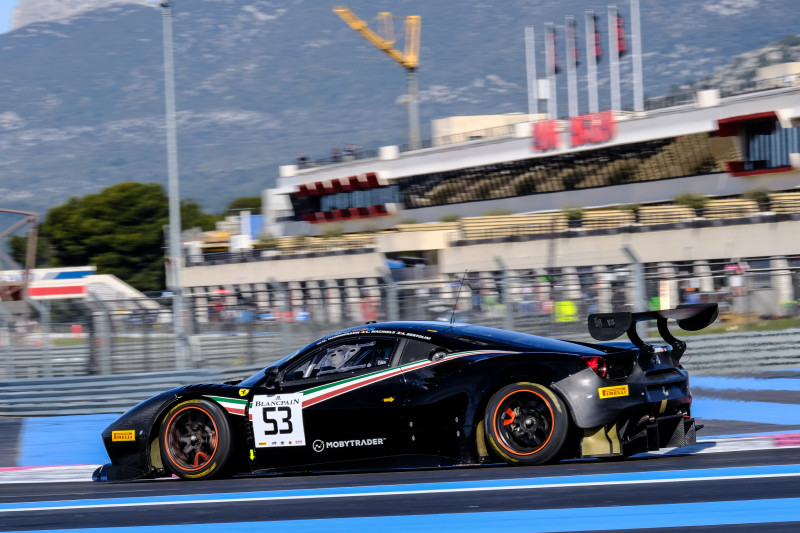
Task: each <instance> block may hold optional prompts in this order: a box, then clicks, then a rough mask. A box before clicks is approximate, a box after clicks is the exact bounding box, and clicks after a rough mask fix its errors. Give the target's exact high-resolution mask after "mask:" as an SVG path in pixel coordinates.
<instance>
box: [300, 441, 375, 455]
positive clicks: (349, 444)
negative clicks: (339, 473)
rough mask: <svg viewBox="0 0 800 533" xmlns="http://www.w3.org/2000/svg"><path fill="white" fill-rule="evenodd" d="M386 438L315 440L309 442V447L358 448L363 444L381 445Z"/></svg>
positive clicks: (318, 450)
mask: <svg viewBox="0 0 800 533" xmlns="http://www.w3.org/2000/svg"><path fill="white" fill-rule="evenodd" d="M385 440H386V439H382V438H377V439H353V440H328V441H325V440H319V439H317V440H315V441H314V442H313V443H312V444H311V448H312V449H313V450H314V451H315V452H322V451H325V450H330V449H341V448H360V447H363V446H383V441H385Z"/></svg>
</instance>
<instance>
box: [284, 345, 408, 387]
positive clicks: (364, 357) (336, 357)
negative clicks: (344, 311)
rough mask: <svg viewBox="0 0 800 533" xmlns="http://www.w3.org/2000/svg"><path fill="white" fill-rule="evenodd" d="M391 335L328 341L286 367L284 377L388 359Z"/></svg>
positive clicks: (339, 370)
mask: <svg viewBox="0 0 800 533" xmlns="http://www.w3.org/2000/svg"><path fill="white" fill-rule="evenodd" d="M396 344H397V341H396V340H394V339H379V338H353V339H348V340H346V341H339V342H336V343H333V344H328V345H326V346H323V347H321V348H320V349H319V350H317V351H315V352H313V353H312V354H310V355H308V356H307V357H305V358H303V360H301V361H299V362H298V363H297V364H296V365H295V366H293V367H291V368H289V369H288V370H287V372H286V376H285V378H284V380H285V381H293V380H297V379H307V378H314V377H323V376H328V375H331V374H339V373H342V372H350V371H354V370H361V369H365V368H378V367H382V366H386V365H389V364H390V363H391V359H392V354H393V353H394V349H395V346H396Z"/></svg>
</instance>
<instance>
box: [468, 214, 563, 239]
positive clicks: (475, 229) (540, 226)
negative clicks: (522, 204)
mask: <svg viewBox="0 0 800 533" xmlns="http://www.w3.org/2000/svg"><path fill="white" fill-rule="evenodd" d="M459 223H460V225H461V237H462V239H464V240H473V239H492V238H499V237H512V236H520V235H532V234H542V233H552V232H558V231H564V230H566V229H567V226H568V224H567V217H566V215H564V214H563V213H555V212H542V213H527V214H524V215H500V216H483V217H467V218H462V219H461V220H459Z"/></svg>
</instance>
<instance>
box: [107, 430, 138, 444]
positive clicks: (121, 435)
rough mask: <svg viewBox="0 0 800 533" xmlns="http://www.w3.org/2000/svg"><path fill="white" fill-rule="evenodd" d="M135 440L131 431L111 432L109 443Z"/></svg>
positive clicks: (134, 432)
mask: <svg viewBox="0 0 800 533" xmlns="http://www.w3.org/2000/svg"><path fill="white" fill-rule="evenodd" d="M135 440H136V431H135V430H133V429H126V430H124V431H112V432H111V442H133V441H135Z"/></svg>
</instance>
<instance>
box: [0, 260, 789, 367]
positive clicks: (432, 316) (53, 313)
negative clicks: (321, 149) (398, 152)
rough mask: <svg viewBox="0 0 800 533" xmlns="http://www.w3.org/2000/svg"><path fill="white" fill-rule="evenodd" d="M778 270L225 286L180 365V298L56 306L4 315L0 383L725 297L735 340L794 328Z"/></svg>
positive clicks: (582, 331)
mask: <svg viewBox="0 0 800 533" xmlns="http://www.w3.org/2000/svg"><path fill="white" fill-rule="evenodd" d="M780 261H782V263H777V262H776V260H773V261H772V262H771V261H770V260H769V259H765V260H763V261H762V260H756V261H751V262H750V264H734V265H731V264H729V263H719V264H717V263H713V262H711V263H709V262H703V263H702V264H700V265H699V266H698V264H697V263H695V264H686V265H684V264H674V265H671V266H670V267H669V268H666V267H665V266H664V265H661V264H659V265H642V269H641V275H637V270H636V269H635V268H633V267H632V266H631V265H616V266H614V265H607V266H604V267H585V268H584V267H579V268H572V269H570V268H551V269H545V270H527V271H502V270H498V271H492V272H474V273H473V272H470V273H467V274H466V275H465V276H463V279H462V278H459V277H457V276H454V275H445V274H441V273H437V271H436V269H435V267H431V266H426V267H419V268H420V269H424V273H425V276H420V277H421V278H425V279H419V278H420V277H417V276H411V275H409V273H408V272H407V271H415V270H416V268H405V269H398V271H397V272H396V273H395V274H394V275H393V276H387V277H386V278H383V279H375V278H368V279H346V280H325V281H308V282H295V283H264V284H252V285H248V286H246V287H245V286H220V288H219V289H215V290H210V291H208V292H205V293H192V294H188V295H185V301H186V307H185V310H184V312H185V315H186V317H187V318H188V320H187V321H186V322H187V324H188V327H187V328H186V329H187V330H188V346H189V350H188V351H189V356H188V360H178V359H176V357H175V338H174V335H173V327H172V326H173V319H172V306H171V299H170V298H168V297H166V298H158V299H147V300H103V301H99V300H97V299H93V298H87V299H75V300H53V301H50V302H48V303H47V304H46V305H40V306H39V307H41V308H42V311H40V312H37V311H35V310H31V311H30V312H29V313H28V314H27V315H19V314H12V313H9V312H7V311H2V312H0V380H9V379H36V378H51V377H65V376H86V375H118V374H134V373H141V372H169V371H176V370H184V371H185V370H192V369H214V370H224V371H226V372H228V371H230V372H232V373H233V374H237V375H240V377H242V376H243V375H247V373H249V372H251V371H254V370H255V369H257V368H261V367H263V366H265V365H266V364H268V363H270V362H272V361H275V360H277V359H278V358H280V357H282V356H283V355H286V354H288V353H290V352H292V351H293V350H295V349H297V348H299V347H302V346H304V345H305V344H307V343H309V342H311V341H312V340H314V339H316V338H318V337H320V336H322V335H324V334H326V333H329V332H333V331H336V330H338V329H341V328H344V327H350V326H354V325H358V324H364V323H366V322H369V321H386V320H415V319H429V320H440V321H442V323H443V324H445V323H446V322H449V321H451V320H453V321H457V322H470V323H474V324H478V325H484V326H491V327H501V328H505V329H512V330H516V331H521V332H526V333H532V334H536V335H543V336H548V337H555V338H563V339H574V340H586V341H589V340H591V339H590V338H589V337H588V334H587V328H586V323H587V318H588V315H589V314H590V313H594V312H607V311H612V310H623V309H627V310H636V309H644V308H646V307H650V308H653V309H658V308H666V307H674V306H675V305H677V304H680V303H687V302H688V303H691V302H717V303H719V304H720V311H721V313H720V316H721V322H720V323H721V324H722V325H723V326H724V328H726V329H727V330H729V331H731V332H736V331H747V330H748V329H750V328H751V327H753V326H754V325H756V324H757V323H759V322H762V321H764V320H766V321H767V322H775V323H777V319H779V318H780V319H781V320H783V321H788V323H787V325H789V326H791V325H792V320H795V321H796V320H797V317H798V315H800V307H798V304H797V301H796V298H797V296H796V295H797V293H798V290H799V288H800V259H789V260H787V259H786V258H782V259H780ZM776 264H780V265H781V267H780V268H775V267H774V266H773V265H776ZM637 278H638V281H637ZM223 287H225V288H223ZM2 305H4V304H0V307H2ZM798 351H799V352H800V350H798Z"/></svg>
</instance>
